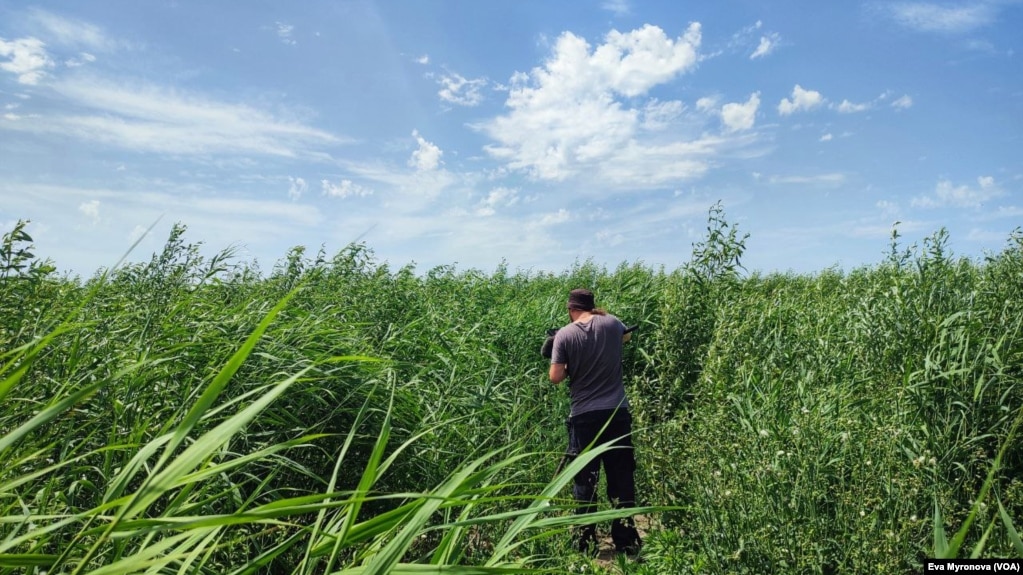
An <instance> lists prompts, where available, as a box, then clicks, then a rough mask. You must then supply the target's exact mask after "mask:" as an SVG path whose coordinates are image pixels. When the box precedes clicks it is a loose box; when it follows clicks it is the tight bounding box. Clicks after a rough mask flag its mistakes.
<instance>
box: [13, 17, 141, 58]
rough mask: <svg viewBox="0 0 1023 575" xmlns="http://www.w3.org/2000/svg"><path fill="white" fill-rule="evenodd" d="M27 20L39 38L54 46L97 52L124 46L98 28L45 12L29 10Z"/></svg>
mask: <svg viewBox="0 0 1023 575" xmlns="http://www.w3.org/2000/svg"><path fill="white" fill-rule="evenodd" d="M29 19H30V21H31V22H33V23H34V24H35V25H36V26H37V27H38V28H39V33H40V35H41V36H43V37H45V38H46V39H47V41H48V42H50V43H53V44H56V45H60V46H66V47H70V48H75V49H86V50H93V51H98V52H105V51H108V50H115V49H117V48H119V47H123V46H125V45H126V44H125V43H124V42H120V41H117V40H115V39H113V38H111V37H110V36H109V35H108V34H107V33H106V32H105V31H104V30H103V29H102V28H100V27H99V26H96V25H94V24H91V23H89V22H84V21H81V20H72V19H69V18H65V17H63V16H60V15H58V14H54V13H52V12H47V11H46V10H41V9H33V10H31V11H30V12H29Z"/></svg>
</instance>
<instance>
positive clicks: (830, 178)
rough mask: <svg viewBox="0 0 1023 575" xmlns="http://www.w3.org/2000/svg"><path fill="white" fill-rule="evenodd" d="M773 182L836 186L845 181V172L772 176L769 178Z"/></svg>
mask: <svg viewBox="0 0 1023 575" xmlns="http://www.w3.org/2000/svg"><path fill="white" fill-rule="evenodd" d="M767 181H768V182H769V183H772V184H799V185H829V186H835V185H839V184H841V183H843V182H845V174H841V173H830V174H817V175H813V176H771V177H769V178H768V179H767Z"/></svg>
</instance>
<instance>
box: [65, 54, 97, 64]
mask: <svg viewBox="0 0 1023 575" xmlns="http://www.w3.org/2000/svg"><path fill="white" fill-rule="evenodd" d="M95 61H96V57H95V56H93V55H92V54H90V53H88V52H82V53H81V54H79V55H78V57H77V58H68V59H67V60H64V65H65V66H67V67H68V68H77V67H79V66H84V65H86V64H87V63H92V62H95Z"/></svg>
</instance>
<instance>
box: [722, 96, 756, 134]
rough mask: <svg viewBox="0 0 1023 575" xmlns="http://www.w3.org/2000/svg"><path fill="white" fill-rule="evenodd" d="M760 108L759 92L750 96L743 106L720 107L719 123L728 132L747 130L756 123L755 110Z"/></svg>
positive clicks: (728, 105)
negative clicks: (723, 125) (722, 123)
mask: <svg viewBox="0 0 1023 575" xmlns="http://www.w3.org/2000/svg"><path fill="white" fill-rule="evenodd" d="M758 108H760V92H754V93H753V94H751V95H750V97H749V100H747V101H746V103H745V104H735V103H730V104H725V105H724V106H722V107H721V121H722V122H724V124H725V129H726V130H727V131H729V132H736V131H739V130H748V129H750V128H752V127H753V123H754V122H755V121H756V117H757V109H758Z"/></svg>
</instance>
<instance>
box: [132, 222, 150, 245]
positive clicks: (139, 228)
mask: <svg viewBox="0 0 1023 575" xmlns="http://www.w3.org/2000/svg"><path fill="white" fill-rule="evenodd" d="M148 233H149V228H147V227H146V226H143V225H141V224H136V225H135V227H134V228H132V230H131V231H130V232H128V242H130V243H132V244H134V243H135V242H137V241H139V240H141V239H142V238H143V237H145V236H146V235H147V234H148Z"/></svg>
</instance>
